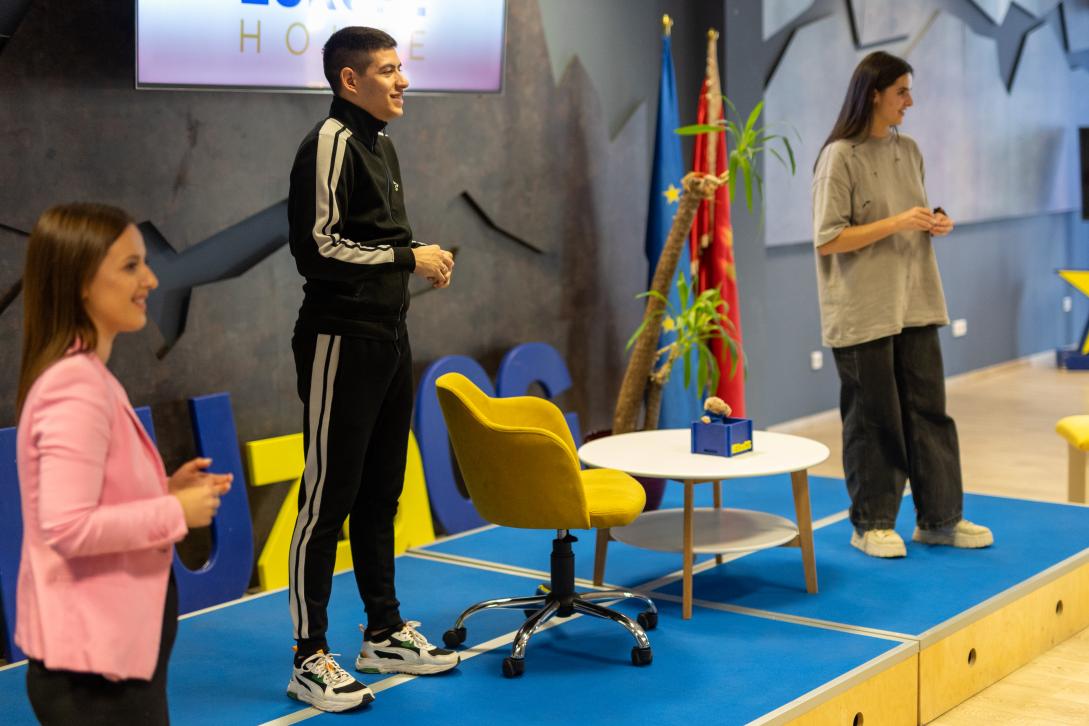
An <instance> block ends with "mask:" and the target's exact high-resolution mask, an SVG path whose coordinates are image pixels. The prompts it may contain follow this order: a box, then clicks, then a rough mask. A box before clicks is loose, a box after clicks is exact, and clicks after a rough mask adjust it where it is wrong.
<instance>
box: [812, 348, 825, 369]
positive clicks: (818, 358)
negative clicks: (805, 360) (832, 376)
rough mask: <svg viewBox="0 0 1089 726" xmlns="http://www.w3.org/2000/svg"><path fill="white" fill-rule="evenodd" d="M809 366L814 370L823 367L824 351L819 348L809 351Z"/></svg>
mask: <svg viewBox="0 0 1089 726" xmlns="http://www.w3.org/2000/svg"><path fill="white" fill-rule="evenodd" d="M809 367H810V368H811V369H812V370H815V371H819V370H820V369H821V368H824V353H823V352H821V351H819V350H815V351H813V352H811V353H810V354H809Z"/></svg>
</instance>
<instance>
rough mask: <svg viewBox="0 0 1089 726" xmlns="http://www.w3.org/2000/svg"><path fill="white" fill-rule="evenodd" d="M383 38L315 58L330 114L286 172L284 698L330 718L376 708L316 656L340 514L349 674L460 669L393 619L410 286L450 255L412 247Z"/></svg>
mask: <svg viewBox="0 0 1089 726" xmlns="http://www.w3.org/2000/svg"><path fill="white" fill-rule="evenodd" d="M395 47H396V42H395V41H394V40H393V38H391V37H390V36H389V35H387V34H385V33H383V32H382V31H380V30H375V29H372V28H360V27H350V28H344V29H342V30H339V31H337V32H336V33H334V34H333V35H332V36H331V37H330V38H329V41H328V42H327V43H326V45H325V47H324V49H323V56H324V65H325V75H326V77H327V78H328V79H329V83H330V85H331V86H332V88H333V92H334V94H335V95H336V98H334V99H333V104H332V107H331V108H330V110H329V117H328V118H326V119H325V120H324V121H322V122H321V123H319V124H318V125H317V126H316V127H315V128H314V129H313V130H312V131H311V132H310V133H309V134H308V135H307V136H306V138H305V139H303V141H302V144H301V145H300V146H299V151H298V153H297V155H296V157H295V165H294V167H293V168H292V170H291V192H290V196H289V200H288V202H289V203H288V221H289V227H290V243H291V253H292V254H293V255H294V256H295V262H296V265H297V266H298V269H299V272H300V274H302V275H303V277H304V278H305V282H304V284H303V292H304V297H303V303H302V307H301V308H300V310H299V319H298V322H297V323H296V325H295V334H294V337H293V339H292V342H291V347H292V350H293V352H294V355H295V366H296V371H297V375H298V390H299V396H300V398H301V399H302V402H303V406H304V420H303V439H304V446H305V452H306V466H305V470H304V473H303V477H302V485H301V487H300V489H299V516H298V519H297V520H296V522H295V532H294V535H293V537H292V540H291V554H290V561H289V567H290V573H289V582H290V586H289V588H288V589H289V598H290V605H291V618H292V622H293V623H294V628H295V639H296V642H297V646H296V654H295V664H294V665H295V667H294V671H293V673H292V678H291V681H290V682H289V684H288V695H289V696H292V697H293V698H296V699H298V700H301V701H304V702H306V703H309V704H311V705H313V706H314V707H316V708H320V709H323V710H328V711H342V710H346V709H349V708H354V707H356V706H359V705H362V704H364V703H367V702H369V701H371V700H373V699H374V694H373V693H372V692H371V690H370V689H369V688H367V687H366V686H365V685H363V684H362V683H360V682H358V681H357V680H355V679H354V678H353V677H352V676H351V675H349V674H348V673H347V672H346V671H344V669H343V668H341V667H340V665H339V664H337V662H336V661H335V660H333V658H332V657H331V655H330V654H329V647H328V643H327V642H326V639H325V633H326V630H327V625H328V623H327V620H326V607H327V605H328V602H329V591H330V588H331V585H332V574H333V564H334V560H335V558H336V547H337V537H338V533H339V531H340V529H341V527H342V526H343V524H344V520H345V518H346V517H348V516H349V515H350V516H351V524H350V534H351V549H352V560H353V563H354V566H355V576H356V583H357V585H358V587H359V594H360V596H361V597H362V599H363V604H364V607H365V609H366V613H367V627H366V629H365V631H364V641H363V646H362V648H361V650H360V654H359V657H358V658H357V659H356V670H358V671H362V672H369V673H387V672H402V673H417V674H419V673H437V672H440V671H444V670H448V669H450V668H453V667H454V666H456V665H457V663H458V656H457V654H456V653H453V652H451V651H448V650H443V649H440V648H435V647H434V646H432V645H431V644H430V643H428V642H427V640H426V638H424V637H423V636H422V635H421V634H420V633H419V632H418V631H417V630H416V629H415V628H416V626H417V625H418V623H413V622H405V621H403V620H402V619H401V615H400V612H399V609H398V607H399V603H398V601H397V596H396V591H395V587H394V571H393V570H394V565H393V519H394V515H395V514H396V511H397V500H398V498H399V496H400V494H401V487H402V485H403V481H404V472H405V458H406V454H407V447H408V434H409V422H410V421H409V420H410V417H411V413H412V352H411V349H410V347H409V342H408V330H407V327H406V325H405V312H406V311H407V310H408V279H409V275H411V274H413V273H415V274H417V275H420V276H422V277H425V278H427V279H428V280H429V281H430V282H431V283H432V284H433V285H434V286H435V287H440V288H441V287H446V286H448V285H449V284H450V276H451V274H452V271H453V266H454V261H453V257H452V256H451V255H450V254H449V253H448V252H445V251H443V250H442V249H440V248H439V247H438V246H437V245H425V244H422V243H419V242H416V241H414V240H413V239H412V230H411V228H410V227H409V224H408V217H407V214H406V212H405V203H404V194H403V191H402V188H401V172H400V167H399V165H398V163H397V154H396V152H395V151H394V149H393V143H392V142H391V141H390V139H389V137H388V136H386V135H385V133H383V129H384V128H385V126H386V122H387V121H390V120H392V119H394V118H397V117H399V116H401V115H402V114H403V113H404V110H403V105H404V90H405V88H407V87H408V82H407V80H406V79H405V77H404V76H403V75H402V73H401V65H400V61H399V59H398V57H397V52H396V50H394V48H395Z"/></svg>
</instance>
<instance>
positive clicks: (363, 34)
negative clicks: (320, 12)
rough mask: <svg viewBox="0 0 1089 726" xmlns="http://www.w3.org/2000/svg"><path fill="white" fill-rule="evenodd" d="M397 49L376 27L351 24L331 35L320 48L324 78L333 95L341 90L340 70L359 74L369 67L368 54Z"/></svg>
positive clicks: (390, 36) (387, 35)
mask: <svg viewBox="0 0 1089 726" xmlns="http://www.w3.org/2000/svg"><path fill="white" fill-rule="evenodd" d="M396 47H397V41H396V40H394V39H393V36H392V35H390V34H389V33H386V32H383V31H381V30H379V29H378V28H366V27H363V26H361V25H353V26H350V27H347V28H341V29H340V30H338V31H337V32H335V33H333V34H332V35H330V36H329V40H327V41H325V46H324V47H322V49H321V59H322V65H323V67H324V70H325V79H326V80H327V81H329V86H330V87H331V88H332V89H333V93H338V92H339V91H340V70H341V69H342V68H351V69H353V70H355V71H356V72H357V73H362V72H363V71H364V70H366V68H367V66H368V65H370V62H371V53H373V52H374V51H376V50H387V49H389V48H396Z"/></svg>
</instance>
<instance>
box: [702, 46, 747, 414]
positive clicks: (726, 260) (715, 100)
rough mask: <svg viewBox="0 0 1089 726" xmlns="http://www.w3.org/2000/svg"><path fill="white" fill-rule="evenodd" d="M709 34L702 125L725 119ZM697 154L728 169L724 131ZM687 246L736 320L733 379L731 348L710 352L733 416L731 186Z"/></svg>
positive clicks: (710, 206)
mask: <svg viewBox="0 0 1089 726" xmlns="http://www.w3.org/2000/svg"><path fill="white" fill-rule="evenodd" d="M707 35H708V42H707V75H706V77H705V78H704V81H703V88H702V89H701V91H700V104H699V111H698V112H697V116H696V123H700V124H713V123H716V122H718V121H719V120H720V119H721V118H723V102H722V86H721V83H720V82H719V75H718V60H717V51H716V44H717V40H718V33H717V32H715V31H713V30H712V31H710V32H709V33H708V34H707ZM693 157H694V158H693V160H692V169H693V171H697V172H705V173H714V174H722V173H723V172H725V171H726V168H727V166H728V161H729V154H728V153H727V149H726V132H725V131H721V132H719V133H717V134H700V135H699V136H697V137H696V142H695V149H694V151H693ZM712 169H713V171H712ZM689 245H690V250H691V253H692V268H693V269H692V278H693V279H694V280H695V279H698V280H699V290H700V291H701V292H702V291H704V290H710V289H712V288H715V287H717V288H719V291H720V292H721V293H722V299H723V301H725V303H726V305H727V306H728V312H727V316H728V317H729V319H730V321H731V323H732V325H729V326H727V329H726V333H727V335H729V337H730V338H732V339H733V340H734V341H735V342H736V344H737V349H738V353H739V357H738V362H737V363H736V365H737V370H736V371H735V372H734V375H733V377H731V376H730V369H731V368H732V367H733V366H734V365H735V363H734V358H733V356H732V354H731V353H730V349H729V346H728V345H727V344H726V342H725V341H723V340H713V341H711V354H712V355H714V357H715V360H716V361H718V366H719V371H720V373H721V375H720V378H719V382H718V390H717V391H716V392H715V395H717V396H718V397H719V398H721V399H722V400H724V401H726V403H728V404H730V407H731V408H732V409H733V415H734V416H744V415H745V370H744V364H743V362H742V361H743V360H744V359H743V358H742V357H741V356H740V353H741V310H740V308H739V307H738V295H737V267H736V266H735V264H734V240H733V231H732V230H731V228H730V188H729V186H728V185H726V184H723V185H722V186H720V187H719V188H718V191H717V192H715V196H714V198H713V199H709V200H705V201H703V202H700V206H699V210H698V212H697V213H696V221H695V222H694V224H693V225H692V236H691V239H690V241H689Z"/></svg>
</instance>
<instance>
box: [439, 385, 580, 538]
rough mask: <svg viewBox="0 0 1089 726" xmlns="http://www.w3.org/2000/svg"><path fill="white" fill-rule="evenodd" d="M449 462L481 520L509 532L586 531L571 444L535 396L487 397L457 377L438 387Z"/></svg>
mask: <svg viewBox="0 0 1089 726" xmlns="http://www.w3.org/2000/svg"><path fill="white" fill-rule="evenodd" d="M435 386H436V388H437V389H438V398H439V405H440V406H441V407H442V415H443V418H445V419H446V427H447V429H448V430H449V432H450V442H451V444H453V448H454V455H455V457H456V458H457V462H458V467H459V468H460V469H461V475H462V478H463V479H464V481H465V488H466V489H467V490H468V492H469V497H470V498H471V499H472V500H473V504H474V505H475V506H476V509H477V511H478V512H480V516H481V517H483V518H484V519H486V520H488V521H489V522H492V523H493V524H499V525H503V526H506V527H522V528H528V529H588V528H589V527H590V514H589V511H588V509H587V506H586V493H585V491H584V490H583V487H582V478H581V476H580V474H579V462H578V456H577V454H576V449H575V443H574V441H573V440H572V438H571V433H570V431H569V430H568V429H567V423H566V421H564V417H563V413H562V412H561V411H560V410H559V408H557V407H556V405H555V404H553V403H552V402H551V401H547V400H545V399H543V398H538V397H536V396H519V397H515V398H491V397H489V396H488V395H487V394H485V393H484V392H483V391H481V390H480V389H479V388H477V387H476V386H475V385H474V384H473V382H472V381H470V380H469V379H468V378H466V377H465V376H463V375H461V374H460V373H447V374H446V375H444V376H440V377H439V379H438V380H437V381H436V382H435Z"/></svg>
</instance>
